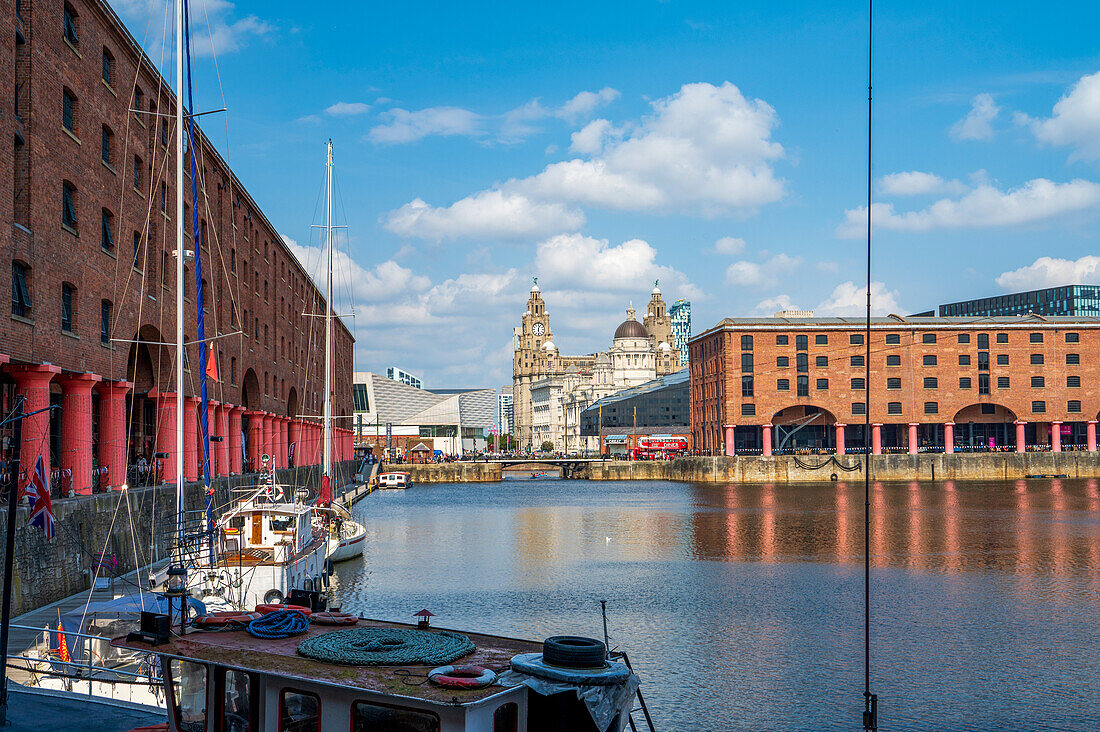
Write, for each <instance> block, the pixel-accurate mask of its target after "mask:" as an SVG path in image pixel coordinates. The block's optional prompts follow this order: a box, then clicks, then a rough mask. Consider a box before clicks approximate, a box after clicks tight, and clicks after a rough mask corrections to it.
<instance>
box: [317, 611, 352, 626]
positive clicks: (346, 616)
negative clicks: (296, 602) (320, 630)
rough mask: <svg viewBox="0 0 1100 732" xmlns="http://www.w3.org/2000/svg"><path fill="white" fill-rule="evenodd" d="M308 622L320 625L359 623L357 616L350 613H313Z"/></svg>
mask: <svg viewBox="0 0 1100 732" xmlns="http://www.w3.org/2000/svg"><path fill="white" fill-rule="evenodd" d="M309 621H310V622H311V623H319V624H320V625H355V624H356V623H358V622H359V616H358V615H352V614H351V613H328V612H325V613H313V614H312V615H310V616H309Z"/></svg>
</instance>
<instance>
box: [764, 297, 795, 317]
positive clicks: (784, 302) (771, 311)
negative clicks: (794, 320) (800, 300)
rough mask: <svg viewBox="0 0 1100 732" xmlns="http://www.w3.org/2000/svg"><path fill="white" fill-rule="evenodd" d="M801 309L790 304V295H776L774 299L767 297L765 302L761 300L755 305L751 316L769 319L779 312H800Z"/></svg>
mask: <svg viewBox="0 0 1100 732" xmlns="http://www.w3.org/2000/svg"><path fill="white" fill-rule="evenodd" d="M801 309H802V308H800V307H798V306H797V305H795V304H794V303H793V302H791V297H790V295H776V296H775V297H769V298H767V299H766V300H761V301H760V302H758V303H757V304H756V307H754V308H753V309H752V312H753V315H760V316H762V317H769V318H770V317H771V316H773V315H775V314H776V313H778V312H779V311H780V310H801Z"/></svg>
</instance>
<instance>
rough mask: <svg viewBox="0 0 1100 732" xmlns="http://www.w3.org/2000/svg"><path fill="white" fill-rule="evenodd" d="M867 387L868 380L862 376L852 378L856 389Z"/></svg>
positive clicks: (860, 389)
mask: <svg viewBox="0 0 1100 732" xmlns="http://www.w3.org/2000/svg"><path fill="white" fill-rule="evenodd" d="M866 388H867V382H866V381H865V380H864V379H863V377H862V376H858V377H856V378H854V379H852V389H854V390H856V391H862V390H863V389H866Z"/></svg>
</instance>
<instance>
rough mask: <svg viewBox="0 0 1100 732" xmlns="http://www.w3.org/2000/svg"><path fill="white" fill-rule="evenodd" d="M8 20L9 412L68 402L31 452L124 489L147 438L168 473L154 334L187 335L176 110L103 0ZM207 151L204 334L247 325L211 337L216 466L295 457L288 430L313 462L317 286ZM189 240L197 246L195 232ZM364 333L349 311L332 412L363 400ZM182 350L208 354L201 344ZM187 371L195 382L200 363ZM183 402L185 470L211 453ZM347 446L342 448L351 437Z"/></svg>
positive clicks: (30, 457) (53, 1)
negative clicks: (179, 321)
mask: <svg viewBox="0 0 1100 732" xmlns="http://www.w3.org/2000/svg"><path fill="white" fill-rule="evenodd" d="M16 8H18V11H17V10H16ZM0 20H2V23H3V26H4V27H6V28H9V29H13V30H14V32H15V33H14V35H15V38H16V43H15V47H14V50H13V52H12V53H10V54H8V56H7V60H5V61H0V69H2V70H3V72H4V73H3V74H2V75H3V76H4V78H6V79H9V80H11V81H12V82H13V85H14V86H15V87H16V88H18V90H19V91H18V92H17V93H16V96H17V101H16V104H15V107H14V108H13V110H12V111H13V114H5V115H0V131H2V132H3V133H4V135H5V137H6V139H7V140H8V141H13V140H14V145H13V147H10V148H6V149H7V150H8V151H9V152H8V153H7V154H0V180H3V186H4V190H5V192H4V194H3V195H2V196H0V231H2V233H0V251H2V252H4V257H3V261H2V262H0V287H2V288H4V291H8V292H11V293H12V313H11V316H10V317H5V318H3V320H2V321H0V362H4V361H8V362H9V363H8V364H7V365H6V366H5V367H4V370H3V374H2V375H0V406H3V407H4V408H5V409H8V408H10V406H11V404H12V400H13V397H14V395H15V394H16V393H20V394H25V395H26V396H27V397H28V399H27V408H28V410H30V409H34V408H38V407H41V406H46V405H48V404H49V403H50V402H51V401H53V402H54V403H57V404H60V406H61V410H59V411H58V410H55V412H54V414H53V417H52V418H51V417H49V416H47V415H45V414H43V415H41V416H39V417H36V418H33V419H31V420H29V421H28V422H27V424H26V425H25V426H24V433H23V434H24V443H23V448H24V449H23V455H22V460H23V463H24V465H28V464H33V462H34V460H35V459H36V457H37V456H38V455H39V454H44V455H45V457H46V459H47V462H48V463H50V462H52V463H53V464H54V465H55V466H56V465H57V464H60V465H61V466H62V467H64V468H66V469H68V470H72V471H73V483H74V488H76V489H77V490H83V489H87V488H88V487H89V486H90V485H91V478H90V475H91V470H92V465H93V461H98V464H99V465H101V466H107V467H108V468H109V475H108V476H107V478H106V482H107V483H108V484H110V485H114V486H118V485H121V484H122V483H123V482H125V481H126V474H127V463H128V461H132V460H133V459H135V458H136V457H137V456H138V455H144V456H145V457H146V458H149V457H151V456H152V453H153V452H154V451H157V452H170V453H173V456H172V457H171V458H169V459H168V460H165V461H164V467H165V469H166V471H167V472H166V473H165V476H164V477H165V478H167V479H172V478H173V475H174V471H175V458H174V453H175V435H174V434H173V432H174V416H173V415H174V413H175V403H174V399H173V398H172V396H173V395H174V391H175V389H176V388H177V386H178V385H176V384H174V383H173V378H174V367H173V358H174V356H175V354H174V349H171V348H167V347H164V346H161V345H158V344H160V343H161V342H163V341H172V340H174V333H175V327H176V324H175V317H174V302H175V287H176V281H175V280H176V278H175V258H174V255H173V251H174V250H175V248H176V242H175V227H176V223H175V221H174V217H175V186H174V174H173V173H174V169H175V161H174V154H173V150H172V147H173V143H174V139H175V129H174V118H173V117H170V116H164V115H171V114H173V113H174V108H175V100H174V97H173V95H172V94H171V93H170V92H169V90H168V88H167V85H166V83H165V82H164V80H163V79H161V78H160V77H159V75H157V73H156V72H155V71H154V70H153V65H152V63H151V62H150V61H149V59H147V58H146V57H145V56H144V55H142V54H141V52H140V50H139V46H138V43H137V42H136V41H135V40H134V39H133V38H132V37H131V36H130V35H129V34H128V33H127V31H126V30H125V29H124V27H123V26H122V24H121V23H120V22H119V20H118V18H117V17H116V16H115V15H114V13H113V12H112V11H111V9H110V8H109V7H108V6H107V4H106V3H104V2H102V1H101V0H71V2H68V3H62V2H61V0H46V1H45V2H41V3H38V2H36V3H33V4H31V3H21V4H8V5H5V6H4V8H3V10H0ZM67 36H68V37H67ZM9 48H11V47H9ZM13 58H14V66H12V65H11V60H12V59H13ZM5 64H6V65H5ZM131 105H134V107H135V108H138V109H141V110H143V111H144V112H146V114H140V115H139V114H135V113H131V112H130V111H129V110H130V108H131ZM158 115H159V116H158ZM196 153H197V158H198V160H197V165H198V170H199V181H198V190H199V194H198V195H199V199H200V202H201V205H200V208H201V210H200V212H199V219H200V225H199V228H200V238H201V245H200V247H199V254H200V256H201V257H202V265H203V275H204V277H203V280H204V283H203V284H204V290H205V298H204V305H205V307H204V312H205V317H206V333H207V336H208V337H210V336H212V335H214V334H215V333H218V334H227V333H233V332H235V331H238V330H240V331H243V334H242V335H235V336H231V337H226V338H221V339H219V340H217V341H215V349H216V358H217V360H218V365H219V369H220V372H221V376H222V381H221V382H219V383H211V384H210V396H211V398H212V399H213V400H216V401H217V402H218V404H219V406H217V408H214V409H212V410H211V412H210V424H211V434H213V435H215V436H222V437H224V438H225V439H224V440H223V441H222V442H217V443H214V445H212V446H211V459H212V461H213V463H214V472H215V473H216V474H225V473H228V472H230V471H233V472H239V471H240V470H241V469H243V467H244V462H243V456H246V457H251V458H258V456H259V454H260V453H262V452H269V453H271V454H273V455H275V459H276V464H282V465H285V464H287V463H288V462H289V460H290V455H289V453H290V452H291V448H290V444H291V443H296V447H295V450H294V452H295V453H296V454H295V458H296V462H297V463H298V464H305V463H306V462H310V461H315V460H316V459H317V449H316V442H317V435H318V430H317V426H316V423H315V421H310V422H306V421H305V420H302V419H300V418H299V415H317V414H319V413H320V408H321V395H320V391H321V383H322V379H323V374H322V373H321V372H320V370H319V364H321V363H323V353H322V350H321V348H320V346H319V344H321V343H323V342H324V338H323V336H321V335H320V334H319V329H320V327H321V325H320V322H319V319H317V318H311V317H302V313H303V312H323V303H322V300H321V294H320V293H319V292H318V290H317V289H316V288H315V287H314V285H313V283H312V281H311V279H310V277H309V276H308V274H307V273H306V271H305V270H304V269H303V267H302V266H301V265H300V264H299V263H298V262H297V260H296V259H295V258H294V256H293V255H292V254H291V253H290V251H289V250H288V249H287V248H286V246H285V245H284V244H283V242H282V239H281V238H280V236H279V234H278V232H277V231H276V230H275V228H274V227H273V226H272V225H271V223H270V222H269V221H268V220H267V219H266V218H265V217H264V215H263V213H262V211H261V210H260V208H259V206H258V205H257V203H256V202H255V201H254V200H252V199H251V198H250V197H249V195H248V193H247V192H246V191H245V190H244V189H243V188H242V187H241V185H240V182H239V181H238V180H237V179H236V177H235V176H234V175H233V173H232V171H230V170H229V169H228V167H227V166H226V164H225V161H224V160H223V159H222V158H221V157H220V156H219V155H218V153H217V152H216V151H215V150H214V148H213V147H212V146H211V145H210V144H209V143H208V141H207V140H205V139H200V140H199V141H198V144H197V145H196ZM318 167H320V159H319V160H318ZM186 185H187V186H188V188H190V186H191V180H190V175H188V178H187V181H186ZM185 220H186V221H187V222H188V224H189V223H190V221H191V210H190V206H188V207H187V211H186V214H185ZM188 228H189V227H188ZM184 248H185V249H187V250H193V249H195V246H194V243H193V242H192V241H190V236H189V237H188V241H186V242H185V243H184ZM186 276H187V279H186V280H185V284H186V288H187V305H186V310H187V314H186V320H185V322H186V326H185V333H186V339H187V340H188V341H194V340H195V338H196V336H197V326H196V320H197V316H196V311H195V304H194V303H195V296H194V294H195V289H196V286H195V285H196V283H195V269H194V261H193V260H189V261H188V262H187V265H186ZM113 339H120V340H113ZM126 341H138V342H134V343H129V342H126ZM352 345H353V340H352V337H351V334H350V332H349V331H348V330H347V329H346V328H345V327H344V326H343V325H339V324H338V325H337V326H336V327H335V360H336V365H335V372H336V374H337V378H336V381H335V405H334V410H333V413H334V414H337V415H347V414H350V410H351V398H350V389H351V383H350V374H351V352H352ZM188 355H189V357H190V362H191V364H195V365H198V364H204V363H205V359H204V358H203V355H202V353H201V352H200V348H199V347H198V346H193V347H191V348H190V349H189V354H188ZM185 379H186V383H185V384H183V385H182V388H184V389H185V390H186V392H187V394H188V395H194V394H196V393H197V390H198V388H197V381H198V370H197V368H194V367H191V368H189V369H188V370H187V371H186V372H185ZM187 405H188V407H187V412H186V414H185V420H184V429H185V430H186V432H187V445H186V447H185V477H187V478H193V477H196V476H197V475H198V473H199V467H198V465H199V463H198V460H199V455H201V452H200V451H199V449H198V422H197V418H196V417H195V405H196V401H195V400H193V399H192V400H189V401H188V402H187ZM347 426H349V425H347V424H343V425H341V427H347ZM8 437H9V438H10V434H9V435H8ZM245 445H247V448H248V450H249V452H248V453H247V455H245V453H244V449H245ZM339 446H340V448H341V449H342V450H343V451H344V452H347V451H348V450H349V449H350V442H349V440H347V439H346V437H345V438H343V439H342V440H341V441H340V442H339ZM257 462H258V461H257Z"/></svg>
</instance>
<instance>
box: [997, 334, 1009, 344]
mask: <svg viewBox="0 0 1100 732" xmlns="http://www.w3.org/2000/svg"><path fill="white" fill-rule="evenodd" d="M997 342H998V343H1008V333H998V334H997Z"/></svg>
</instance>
